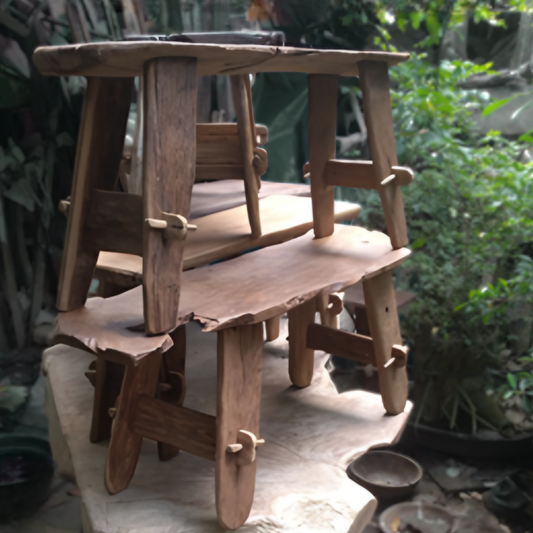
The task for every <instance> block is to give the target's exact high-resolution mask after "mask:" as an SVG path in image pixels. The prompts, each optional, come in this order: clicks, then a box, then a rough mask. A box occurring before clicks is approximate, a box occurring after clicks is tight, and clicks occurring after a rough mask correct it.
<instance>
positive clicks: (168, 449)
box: [157, 325, 187, 461]
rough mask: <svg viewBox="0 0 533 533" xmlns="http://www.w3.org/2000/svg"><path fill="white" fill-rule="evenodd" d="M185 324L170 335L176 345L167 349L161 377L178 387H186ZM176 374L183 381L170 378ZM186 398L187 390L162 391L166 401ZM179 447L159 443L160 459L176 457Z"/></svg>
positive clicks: (177, 401)
mask: <svg viewBox="0 0 533 533" xmlns="http://www.w3.org/2000/svg"><path fill="white" fill-rule="evenodd" d="M186 335H187V334H186V330H185V325H183V326H179V327H178V328H177V329H175V330H174V331H173V332H172V333H171V334H170V337H171V338H172V341H173V342H174V346H172V348H170V350H167V351H166V352H165V353H164V354H163V368H162V372H161V374H160V375H161V377H162V378H163V383H168V381H171V385H172V387H174V388H176V387H178V386H180V387H185V356H186V353H187V336H186ZM172 373H173V374H174V375H181V376H183V378H184V379H183V382H182V383H181V384H179V383H178V381H179V380H171V379H169V378H171V377H172ZM184 398H185V390H179V391H177V390H172V389H170V390H168V391H162V392H161V399H162V400H163V401H165V402H169V403H172V405H177V406H180V407H181V406H182V405H183V400H184ZM179 451H180V450H179V448H176V447H175V446H172V445H171V444H165V443H164V442H158V443H157V453H158V455H159V460H160V461H168V460H170V459H172V458H173V457H176V455H178V453H179Z"/></svg>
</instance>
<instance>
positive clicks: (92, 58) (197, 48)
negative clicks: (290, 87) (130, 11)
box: [33, 41, 409, 77]
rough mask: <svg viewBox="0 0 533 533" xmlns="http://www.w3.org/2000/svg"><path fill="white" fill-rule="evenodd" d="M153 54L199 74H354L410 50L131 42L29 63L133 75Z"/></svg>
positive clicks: (64, 49) (41, 56)
mask: <svg viewBox="0 0 533 533" xmlns="http://www.w3.org/2000/svg"><path fill="white" fill-rule="evenodd" d="M157 57H197V58H198V75H201V76H204V75H212V74H225V75H227V74H253V73H255V72H303V73H307V74H335V75H341V76H358V75H359V71H358V64H359V63H360V62H361V61H364V60H369V61H383V62H385V64H389V65H395V64H397V63H400V62H401V61H405V60H406V59H408V58H409V54H407V53H390V52H375V51H364V52H357V51H352V50H309V49H308V50H303V51H302V49H301V48H293V47H290V46H280V47H276V46H238V45H214V44H201V45H199V44H189V43H179V42H146V41H137V42H135V41H133V42H112V43H90V44H84V45H81V46H80V45H79V46H49V47H42V48H38V49H37V50H36V51H35V52H34V55H33V61H34V64H35V65H36V67H37V68H38V69H39V70H40V71H41V73H42V74H48V75H50V74H54V75H57V76H68V75H72V76H75V75H78V76H124V77H126V76H127V77H134V76H139V75H141V74H142V71H143V64H144V63H145V62H146V61H149V60H151V59H154V58H157Z"/></svg>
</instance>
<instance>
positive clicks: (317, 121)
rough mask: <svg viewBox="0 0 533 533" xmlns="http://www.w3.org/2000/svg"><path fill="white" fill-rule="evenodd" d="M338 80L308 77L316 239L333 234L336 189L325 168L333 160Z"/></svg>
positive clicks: (319, 75) (320, 75) (310, 161)
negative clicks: (329, 183)
mask: <svg viewBox="0 0 533 533" xmlns="http://www.w3.org/2000/svg"><path fill="white" fill-rule="evenodd" d="M337 88H338V76H331V75H323V74H312V75H310V76H309V163H310V165H311V198H312V200H313V220H314V231H315V235H316V237H318V238H319V239H320V238H322V237H329V236H330V235H331V234H332V233H333V226H334V220H333V202H334V199H335V196H334V195H335V188H334V187H333V186H331V185H328V184H327V182H326V179H325V168H326V164H327V163H328V161H329V160H330V159H334V158H335V131H336V129H337Z"/></svg>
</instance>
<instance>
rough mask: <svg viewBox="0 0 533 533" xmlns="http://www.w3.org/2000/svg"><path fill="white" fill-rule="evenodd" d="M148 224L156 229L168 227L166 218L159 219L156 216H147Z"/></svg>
mask: <svg viewBox="0 0 533 533" xmlns="http://www.w3.org/2000/svg"><path fill="white" fill-rule="evenodd" d="M146 222H147V224H148V225H149V226H150V227H151V228H154V229H166V228H167V223H166V220H158V219H156V218H147V219H146Z"/></svg>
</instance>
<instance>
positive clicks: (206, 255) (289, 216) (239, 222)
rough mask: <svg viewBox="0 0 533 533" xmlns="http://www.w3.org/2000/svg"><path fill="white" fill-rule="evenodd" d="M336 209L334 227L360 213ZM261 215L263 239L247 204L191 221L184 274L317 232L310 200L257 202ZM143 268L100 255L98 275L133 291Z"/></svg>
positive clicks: (134, 258)
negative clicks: (255, 233)
mask: <svg viewBox="0 0 533 533" xmlns="http://www.w3.org/2000/svg"><path fill="white" fill-rule="evenodd" d="M201 185H203V184H201ZM206 185H207V184H206ZM241 187H242V183H241ZM302 187H306V186H305V185H303V186H302ZM243 196H244V194H243ZM334 206H335V207H334V208H335V221H336V222H345V221H347V220H353V219H355V218H357V217H358V216H359V213H360V211H361V207H360V206H359V205H357V204H353V203H350V202H341V201H338V200H337V201H336V202H335V204H334ZM259 213H260V216H261V229H262V234H261V235H260V236H259V237H252V235H251V234H250V223H249V221H248V210H247V208H246V205H241V206H239V207H234V208H233V209H227V210H225V211H220V212H218V213H213V214H211V215H207V216H205V217H201V218H197V219H192V220H191V223H192V224H196V225H197V226H198V229H197V230H196V231H194V232H191V233H189V235H188V236H187V240H186V241H185V254H184V258H183V269H184V270H189V269H191V268H196V267H199V266H203V265H207V264H208V263H212V262H213V261H219V260H221V259H228V258H229V257H234V256H235V255H238V254H240V253H242V252H244V251H246V250H250V249H253V248H264V247H266V246H272V245H274V244H280V243H282V242H285V241H288V240H290V239H294V238H295V237H299V236H300V235H304V234H305V233H307V232H308V231H309V230H310V229H311V228H312V227H313V207H312V203H311V198H305V197H299V196H286V195H279V196H278V195H272V196H268V197H267V198H263V199H261V200H259ZM142 269H143V264H142V257H140V256H138V255H132V254H124V253H117V252H100V255H99V257H98V263H97V265H96V274H95V275H96V277H97V278H98V279H100V280H101V281H109V282H112V283H116V284H118V285H122V286H126V287H133V286H135V285H139V284H140V283H142Z"/></svg>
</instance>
